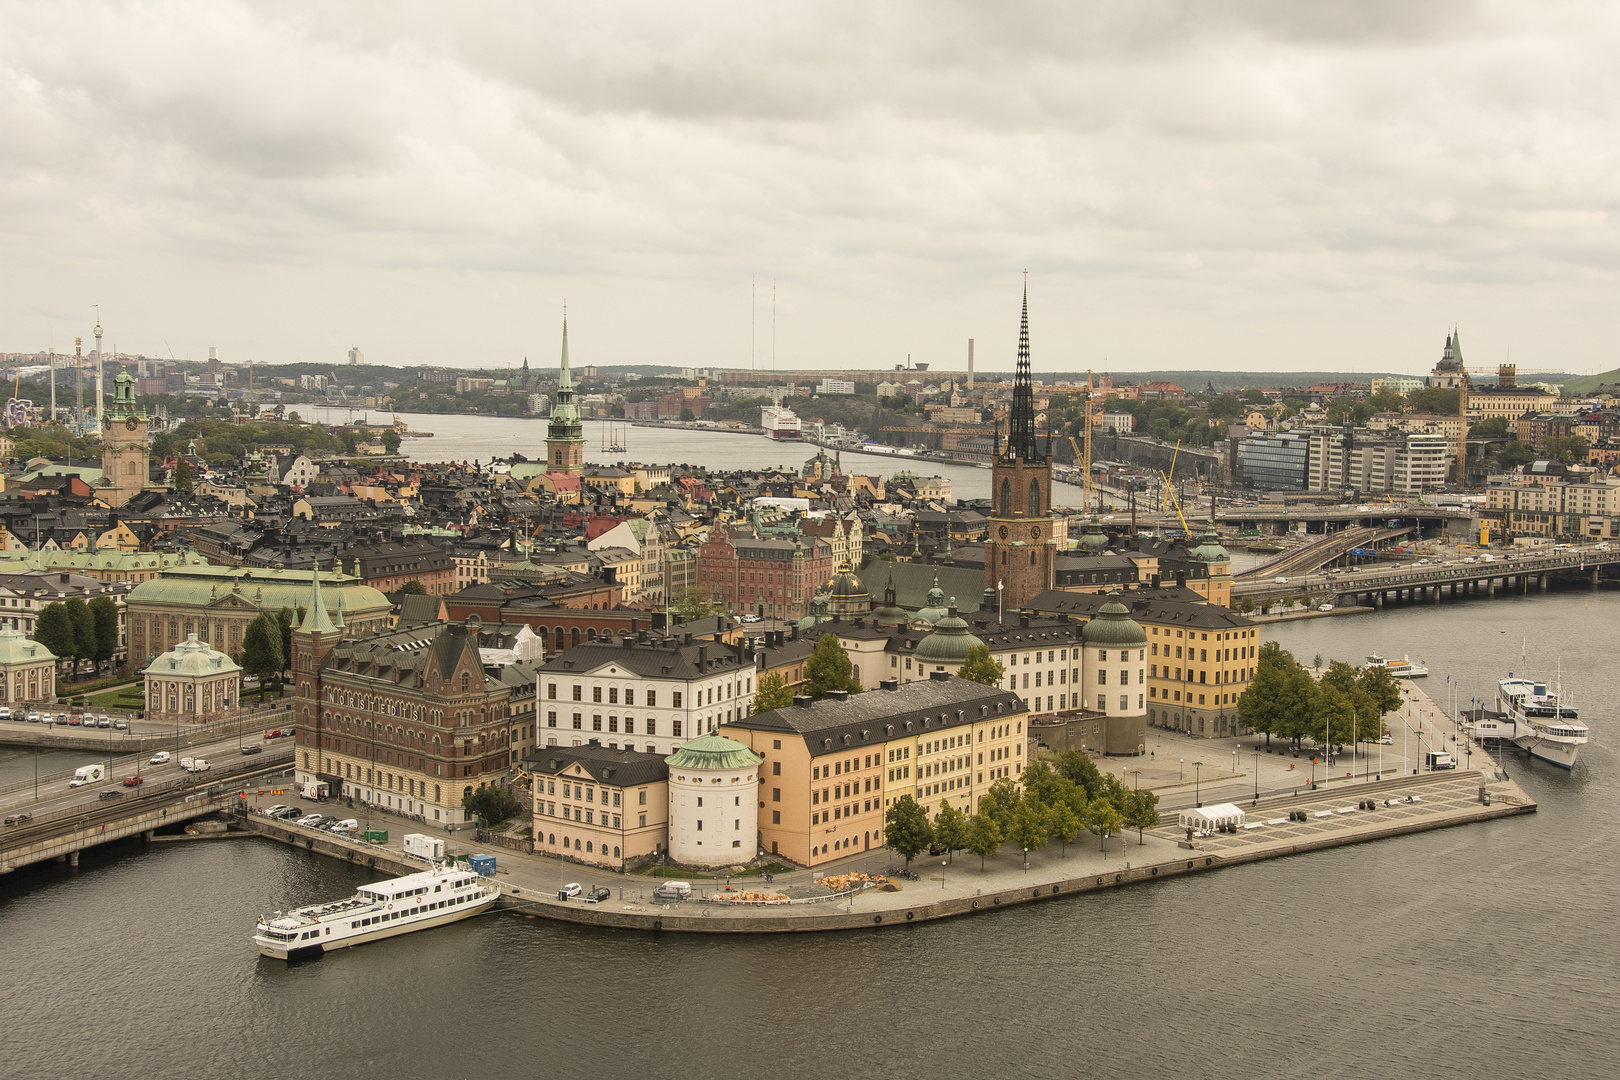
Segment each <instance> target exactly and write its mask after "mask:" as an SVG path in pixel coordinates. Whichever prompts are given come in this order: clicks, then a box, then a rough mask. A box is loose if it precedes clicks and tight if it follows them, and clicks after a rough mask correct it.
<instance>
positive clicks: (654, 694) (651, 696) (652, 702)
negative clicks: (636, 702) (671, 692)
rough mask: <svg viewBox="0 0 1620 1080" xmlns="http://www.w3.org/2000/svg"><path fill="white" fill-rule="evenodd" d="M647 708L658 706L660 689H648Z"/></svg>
mask: <svg viewBox="0 0 1620 1080" xmlns="http://www.w3.org/2000/svg"><path fill="white" fill-rule="evenodd" d="M647 708H649V709H656V708H658V691H656V690H649V691H647Z"/></svg>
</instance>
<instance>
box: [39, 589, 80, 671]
mask: <svg viewBox="0 0 1620 1080" xmlns="http://www.w3.org/2000/svg"><path fill="white" fill-rule="evenodd" d="M34 640H35V641H37V642H39V643H40V644H41V645H43V646H45V647H46V648H47V649H49V650H50V651H51V653H52V654H54V655H55V656H56V658H57V659H58V660H71V659H72V658H73V656H74V652H73V650H74V649H75V648H76V647H77V642H76V641H75V640H74V634H73V619H72V617H71V616H70V615H68V612H67V605H65V604H63V603H62V602H61V601H60V600H58V601H56V602H55V603H50V604H46V605H45V606H44V607H43V608H41V609H40V612H39V618H38V619H36V620H35V621H34Z"/></svg>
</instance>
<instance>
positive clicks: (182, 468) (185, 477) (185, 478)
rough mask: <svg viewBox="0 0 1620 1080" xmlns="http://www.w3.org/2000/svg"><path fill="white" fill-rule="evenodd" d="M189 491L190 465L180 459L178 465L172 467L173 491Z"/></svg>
mask: <svg viewBox="0 0 1620 1080" xmlns="http://www.w3.org/2000/svg"><path fill="white" fill-rule="evenodd" d="M191 489H192V482H191V465H190V464H188V463H187V461H186V459H185V458H180V459H179V463H178V464H177V465H175V467H174V490H176V491H190V490H191Z"/></svg>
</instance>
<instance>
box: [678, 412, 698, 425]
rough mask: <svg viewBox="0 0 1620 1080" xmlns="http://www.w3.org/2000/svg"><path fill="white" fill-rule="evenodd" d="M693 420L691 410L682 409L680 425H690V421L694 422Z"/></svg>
mask: <svg viewBox="0 0 1620 1080" xmlns="http://www.w3.org/2000/svg"><path fill="white" fill-rule="evenodd" d="M694 419H695V417H694V416H693V415H692V410H691V409H682V410H681V422H682V423H691V422H692V420H694Z"/></svg>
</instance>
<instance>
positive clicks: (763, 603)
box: [697, 528, 837, 619]
mask: <svg viewBox="0 0 1620 1080" xmlns="http://www.w3.org/2000/svg"><path fill="white" fill-rule="evenodd" d="M836 570H837V567H836V566H834V565H833V550H832V545H831V544H829V543H828V542H827V541H826V540H823V539H822V538H821V537H819V536H806V537H804V538H803V539H800V540H786V539H778V538H772V539H768V540H759V539H755V538H754V537H751V536H750V537H735V538H734V537H731V536H728V535H726V532H725V530H724V529H720V528H717V529H714V530H713V531H712V532H711V533H710V534H709V541H708V543H706V544H704V545H703V546H702V547H701V548H699V549H698V559H697V588H698V589H699V591H701V592H704V593H707V594H708V595H709V596H711V597H713V598H714V599H715V600H716V601H719V602H720V603H722V604H724V605H725V607H726V609H727V610H728V611H730V612H732V613H733V614H738V615H741V614H745V613H763V614H765V615H767V616H776V617H777V618H784V619H785V618H795V619H796V618H800V617H802V616H804V615H806V614H808V613H809V611H810V601H811V600H812V599H814V597H815V595H816V590H817V589H818V588H820V587H821V586H822V585H824V584H826V583H827V582H828V581H830V580H832V576H833V573H834V571H836Z"/></svg>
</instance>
